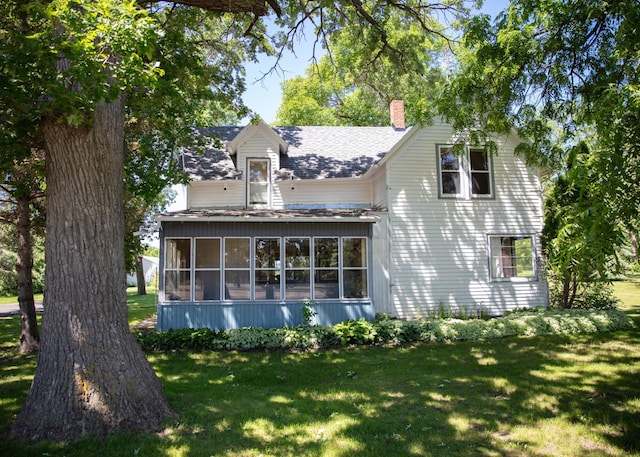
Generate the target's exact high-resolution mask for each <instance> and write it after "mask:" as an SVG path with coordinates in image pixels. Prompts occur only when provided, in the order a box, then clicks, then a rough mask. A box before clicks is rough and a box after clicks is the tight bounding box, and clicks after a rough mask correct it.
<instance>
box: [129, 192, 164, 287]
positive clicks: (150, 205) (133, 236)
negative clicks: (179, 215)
mask: <svg viewBox="0 0 640 457" xmlns="http://www.w3.org/2000/svg"><path fill="white" fill-rule="evenodd" d="M174 198H175V193H174V192H173V191H172V190H171V189H170V188H166V189H165V190H163V191H162V192H160V193H159V194H158V195H156V197H155V198H153V199H151V198H148V197H147V198H142V197H140V196H137V195H128V196H127V197H126V198H125V225H126V229H125V238H124V245H125V268H126V271H127V272H132V271H135V273H136V285H137V287H138V295H146V293H147V290H146V281H145V277H144V270H143V266H142V255H143V253H144V252H145V249H146V244H145V243H144V240H148V239H149V238H150V237H151V236H152V233H153V230H154V228H155V225H156V222H155V217H156V216H157V215H158V214H160V213H162V212H163V211H165V210H166V208H167V206H168V205H169V204H170V203H171V202H172V201H173V199H174Z"/></svg>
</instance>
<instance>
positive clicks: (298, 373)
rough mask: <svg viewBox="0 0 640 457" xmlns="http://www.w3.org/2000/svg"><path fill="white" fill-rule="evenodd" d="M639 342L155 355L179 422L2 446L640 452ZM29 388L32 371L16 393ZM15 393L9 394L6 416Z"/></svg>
mask: <svg viewBox="0 0 640 457" xmlns="http://www.w3.org/2000/svg"><path fill="white" fill-rule="evenodd" d="M639 347H640V332H639V331H638V329H633V330H630V331H626V332H616V333H611V334H595V335H576V336H570V337H563V336H553V337H544V338H543V337H534V338H507V339H502V340H487V341H480V342H464V343H455V344H430V345H429V344H428V345H417V346H410V347H398V348H345V349H340V350H326V351H318V352H301V353H284V352H272V353H203V354H193V353H169V354H154V355H151V356H150V359H151V362H152V364H153V366H154V368H155V370H156V372H157V373H158V374H159V376H160V377H161V379H162V380H163V382H164V386H165V392H166V394H167V396H168V398H169V400H170V402H171V404H172V405H173V407H174V409H175V410H176V412H177V413H178V414H179V416H180V420H179V422H172V423H168V424H166V428H165V430H164V431H163V432H161V433H158V434H143V433H140V434H130V435H126V434H119V435H116V436H113V437H109V438H107V439H105V440H93V439H87V440H80V441H78V442H74V443H70V444H68V445H54V444H46V443H45V444H40V445H36V446H30V447H26V446H19V445H18V444H16V443H10V444H4V445H0V454H2V455H5V454H4V453H7V454H6V455H12V454H15V455H34V456H35V455H43V453H46V454H49V455H68V456H73V455H92V454H100V455H102V456H109V455H139V456H151V455H166V456H174V455H184V456H187V455H188V456H199V455H205V456H208V455H227V456H250V455H276V456H286V455H297V456H307V455H308V456H318V455H334V456H370V455H394V456H401V455H438V456H446V455H452V456H453V455H455V456H459V455H480V456H491V455H503V456H521V455H529V456H543V455H545V456H546V455H559V454H562V455H586V456H589V455H593V456H596V455H598V456H602V455H606V456H608V455H629V454H632V455H633V454H638V453H639V451H640V447H639V444H638V438H637V437H638V436H640V428H639V427H638V426H639V424H640V383H639V379H640V356H639V354H638V348H639ZM5 361H6V360H5ZM18 365H19V364H18ZM3 367H6V365H3ZM27 369H29V368H24V367H21V368H18V370H19V372H21V373H23V371H21V370H27ZM30 369H33V368H32V367H31V368H30ZM3 373H4V372H3ZM3 376H4V374H3ZM4 388H5V383H4V380H3V381H2V386H1V388H0V390H2V392H4ZM26 389H28V383H25V382H22V383H20V384H19V388H18V390H17V391H16V396H17V397H23V396H24V395H26ZM2 398H6V397H5V394H4V393H3V394H2ZM22 401H23V400H22ZM15 404H21V401H20V400H19V399H18V400H15V401H8V402H5V401H3V402H2V403H1V405H2V406H0V408H1V411H2V417H3V418H6V417H7V416H8V414H9V413H10V411H9V410H11V411H13V410H15V406H11V405H15ZM7 405H8V406H7ZM7 408H9V410H8V409H7ZM3 447H4V449H3Z"/></svg>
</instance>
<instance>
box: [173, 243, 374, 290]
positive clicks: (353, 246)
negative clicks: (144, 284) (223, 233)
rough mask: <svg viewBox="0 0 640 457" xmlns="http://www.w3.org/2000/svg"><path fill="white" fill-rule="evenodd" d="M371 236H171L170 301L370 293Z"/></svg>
mask: <svg viewBox="0 0 640 457" xmlns="http://www.w3.org/2000/svg"><path fill="white" fill-rule="evenodd" d="M367 249H368V247H367V238H366V237H277V236H274V237H222V238H213V237H211V238H205V237H194V238H167V239H166V240H165V264H164V291H165V300H167V301H196V302H201V301H222V300H224V301H265V300H276V301H283V300H286V301H304V300H309V299H312V300H328V299H337V300H340V299H364V298H367V297H368V296H369V287H368V260H367V259H368V253H367Z"/></svg>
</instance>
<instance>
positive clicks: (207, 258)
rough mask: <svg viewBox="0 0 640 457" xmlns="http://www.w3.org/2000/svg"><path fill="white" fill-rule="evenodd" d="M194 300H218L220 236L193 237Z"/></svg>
mask: <svg viewBox="0 0 640 457" xmlns="http://www.w3.org/2000/svg"><path fill="white" fill-rule="evenodd" d="M195 244H196V246H195V254H194V257H195V265H194V268H195V285H194V297H193V298H194V300H196V301H199V300H220V238H196V239H195Z"/></svg>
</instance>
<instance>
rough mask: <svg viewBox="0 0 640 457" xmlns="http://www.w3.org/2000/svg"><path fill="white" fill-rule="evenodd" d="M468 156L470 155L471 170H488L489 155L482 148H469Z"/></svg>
mask: <svg viewBox="0 0 640 457" xmlns="http://www.w3.org/2000/svg"><path fill="white" fill-rule="evenodd" d="M469 156H470V157H471V170H473V171H489V156H488V155H487V153H486V151H485V150H484V149H471V150H470V151H469Z"/></svg>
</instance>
